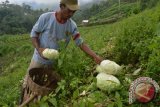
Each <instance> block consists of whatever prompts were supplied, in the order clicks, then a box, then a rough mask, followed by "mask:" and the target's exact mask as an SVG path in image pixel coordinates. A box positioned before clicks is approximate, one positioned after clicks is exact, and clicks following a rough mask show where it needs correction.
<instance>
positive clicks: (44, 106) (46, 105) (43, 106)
mask: <svg viewBox="0 0 160 107" xmlns="http://www.w3.org/2000/svg"><path fill="white" fill-rule="evenodd" d="M40 107H49V105H48V103H41V104H40Z"/></svg>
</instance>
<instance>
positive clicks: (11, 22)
mask: <svg viewBox="0 0 160 107" xmlns="http://www.w3.org/2000/svg"><path fill="white" fill-rule="evenodd" d="M43 12H44V11H42V10H32V9H31V6H29V5H27V4H24V3H23V5H22V6H20V5H17V4H9V2H4V3H2V4H0V23H1V25H0V35H3V34H24V33H27V32H30V30H31V29H32V26H33V24H34V23H35V21H36V20H37V18H38V17H39V15H40V14H41V13H43Z"/></svg>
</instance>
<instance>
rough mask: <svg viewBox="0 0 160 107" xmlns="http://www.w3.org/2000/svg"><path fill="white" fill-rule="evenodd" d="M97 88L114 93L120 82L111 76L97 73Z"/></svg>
mask: <svg viewBox="0 0 160 107" xmlns="http://www.w3.org/2000/svg"><path fill="white" fill-rule="evenodd" d="M96 78H97V87H98V88H100V89H101V90H104V91H114V90H116V89H118V88H119V86H120V81H119V80H118V79H117V78H116V77H115V76H113V75H108V74H106V73H99V74H98V75H97V77H96Z"/></svg>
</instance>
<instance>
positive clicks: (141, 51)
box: [0, 0, 160, 107]
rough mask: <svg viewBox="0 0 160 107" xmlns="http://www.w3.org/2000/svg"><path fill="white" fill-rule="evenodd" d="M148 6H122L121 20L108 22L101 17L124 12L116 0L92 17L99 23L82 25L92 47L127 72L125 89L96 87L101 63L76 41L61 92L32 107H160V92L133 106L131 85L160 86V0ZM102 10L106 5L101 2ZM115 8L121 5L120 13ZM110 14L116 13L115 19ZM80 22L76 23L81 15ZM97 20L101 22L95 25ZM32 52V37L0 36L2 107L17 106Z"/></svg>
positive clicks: (64, 61)
mask: <svg viewBox="0 0 160 107" xmlns="http://www.w3.org/2000/svg"><path fill="white" fill-rule="evenodd" d="M111 1H112V0H111ZM124 1H125V0H124ZM126 1H127V0H126ZM152 2H154V3H156V4H154V3H153V4H152ZM142 3H143V0H141V1H139V2H137V1H136V2H134V0H133V1H129V2H124V3H122V7H123V6H124V9H123V10H125V12H126V13H125V12H123V13H124V14H125V15H124V16H123V17H121V18H119V17H118V18H117V19H118V20H116V22H115V23H109V24H105V23H103V24H102V23H101V21H97V20H96V19H97V18H98V19H101V20H102V19H103V20H104V19H105V18H110V17H111V16H112V15H113V14H111V11H109V10H113V11H114V12H115V10H116V9H117V8H119V7H118V5H117V4H114V0H113V4H114V5H111V7H110V8H109V9H106V11H104V12H101V13H103V14H100V13H98V14H97V15H93V14H90V18H91V20H93V23H91V24H90V25H89V26H81V27H79V31H80V34H81V35H82V37H83V39H84V41H85V42H86V43H87V44H88V45H89V46H90V48H91V49H93V50H94V51H95V52H96V53H97V54H99V55H100V56H102V57H103V58H104V59H109V60H113V61H115V62H117V63H118V64H120V65H123V66H124V69H123V70H122V72H121V73H120V74H119V75H117V76H116V77H117V78H118V79H119V80H120V82H121V87H120V89H119V90H117V91H114V92H105V91H101V90H100V89H98V88H97V87H96V78H95V76H96V74H95V73H94V71H95V67H96V64H95V63H94V62H93V60H91V59H90V58H89V57H88V56H86V55H85V54H84V53H83V52H82V51H81V50H80V49H79V48H77V47H76V46H75V45H74V42H73V41H71V43H70V44H69V46H68V47H67V48H66V50H65V53H66V54H63V55H62V56H63V59H61V61H62V65H63V66H60V65H59V66H57V70H58V72H59V74H61V75H62V76H63V77H64V80H62V81H61V82H59V83H58V87H57V89H56V92H55V93H51V94H50V95H49V96H45V97H43V98H42V99H41V101H39V102H38V103H37V104H31V105H30V106H31V107H49V106H51V107H54V106H55V107H67V106H68V107H103V106H104V107H129V106H130V107H159V106H160V94H159V93H158V94H157V96H156V99H155V100H153V101H152V102H150V103H147V104H145V105H144V104H141V103H138V102H135V103H134V104H132V105H129V104H128V98H129V95H128V92H129V86H130V83H131V81H133V80H134V79H136V78H138V77H142V76H148V77H151V78H153V79H154V80H156V81H157V82H158V84H159V85H160V4H159V1H158V0H156V2H155V1H154V0H149V1H148V4H147V2H145V3H144V4H143V5H142ZM125 4H127V5H125ZM128 5H130V6H131V5H132V6H131V7H132V10H131V8H130V7H129V10H127V9H128V8H127V7H126V6H128ZM135 5H136V9H135ZM97 6H101V7H103V6H102V5H101V4H99V5H97ZM114 7H116V9H115V10H114ZM103 8H104V7H103ZM0 9H2V8H0ZM90 9H93V7H92V8H90ZM121 9H122V8H121ZM93 10H94V9H93ZM97 10H98V9H97ZM103 10H104V9H103ZM133 10H134V11H133ZM88 11H89V10H88ZM113 11H112V12H113ZM105 12H106V13H107V14H109V13H110V15H109V16H110V17H109V16H107V14H105ZM114 12H113V13H114ZM121 12H122V11H121ZM118 13H119V11H118ZM83 14H84V13H83ZM115 14H117V13H116V12H115ZM115 14H114V15H115ZM101 16H102V17H101ZM99 17H100V18H99ZM74 18H75V19H76V15H75V16H74ZM95 20H96V21H97V22H94V21H95ZM1 21H2V20H1ZM77 21H78V20H77ZM99 23H100V25H99ZM91 25H92V26H91ZM1 27H2V25H1ZM3 28H4V27H3ZM14 34H16V33H14ZM32 54H33V46H32V44H31V40H30V37H29V33H26V34H22V33H20V34H19V33H17V35H13V34H12V32H11V33H10V34H7V35H6V33H3V35H1V36H0V106H2V107H14V106H16V105H17V102H18V98H19V95H20V85H21V83H22V80H23V78H24V76H25V73H26V70H27V67H28V65H29V63H30V60H31V57H32ZM139 68H141V71H140V72H139V73H138V74H137V75H133V73H134V71H135V70H137V69H139ZM83 91H86V93H87V94H86V95H84V96H81V95H80V94H81V93H82V92H83Z"/></svg>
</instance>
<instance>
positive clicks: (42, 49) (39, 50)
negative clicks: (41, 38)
mask: <svg viewBox="0 0 160 107" xmlns="http://www.w3.org/2000/svg"><path fill="white" fill-rule="evenodd" d="M44 50H45V48H38V49H37V51H38V53H39V54H40V56H41V57H42V58H44V59H47V58H45V57H44V56H43V54H42V53H43V51H44Z"/></svg>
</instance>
